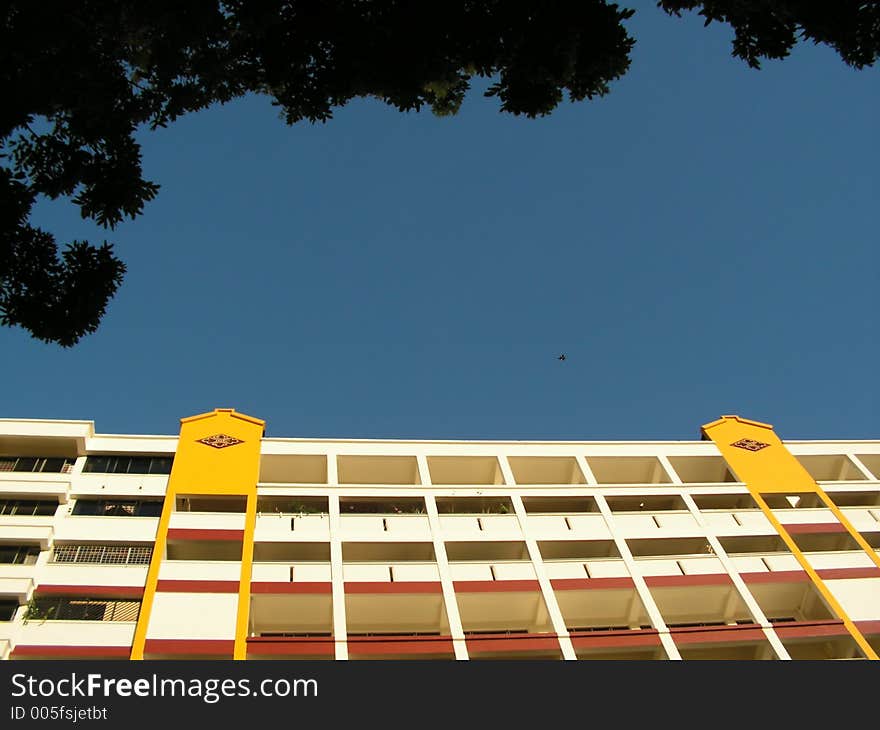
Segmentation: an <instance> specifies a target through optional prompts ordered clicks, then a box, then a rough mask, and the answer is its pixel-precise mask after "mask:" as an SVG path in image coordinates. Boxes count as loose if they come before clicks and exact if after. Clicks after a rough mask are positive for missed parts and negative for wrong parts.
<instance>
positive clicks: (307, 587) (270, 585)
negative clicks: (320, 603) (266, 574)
mask: <svg viewBox="0 0 880 730" xmlns="http://www.w3.org/2000/svg"><path fill="white" fill-rule="evenodd" d="M251 593H333V584H332V583H330V581H297V582H293V583H282V582H269V581H266V582H262V583H251Z"/></svg>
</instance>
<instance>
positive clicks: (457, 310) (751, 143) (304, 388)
mask: <svg viewBox="0 0 880 730" xmlns="http://www.w3.org/2000/svg"><path fill="white" fill-rule="evenodd" d="M623 4H624V5H626V4H627V3H623ZM636 5H637V6H638V7H639V11H638V12H637V14H636V16H635V17H634V18H633V19H632V20H630V21H628V27H629V28H630V32H631V34H632V35H633V36H634V37H635V38H636V41H637V43H636V47H635V49H634V52H633V56H632V66H631V68H630V71H629V73H628V74H627V75H626V76H625V77H624V78H622V79H621V80H619V81H618V82H617V83H615V84H614V86H613V88H612V91H611V93H610V94H609V95H608V96H606V97H605V98H603V99H600V100H594V101H592V102H589V101H587V102H582V103H577V104H571V103H568V102H566V103H565V104H563V105H562V106H560V107H559V108H558V109H557V111H556V112H555V113H554V114H553V115H552V116H549V117H545V118H541V119H535V120H529V119H525V118H516V117H512V116H509V115H505V114H501V113H499V111H498V105H497V102H496V101H495V100H493V99H484V98H483V97H482V96H481V94H480V93H479V91H476V93H472V95H471V96H470V97H469V98H468V100H467V101H466V102H465V104H464V106H463V108H462V110H461V112H460V113H459V115H458V116H457V117H453V118H444V119H439V118H436V117H434V116H433V115H432V114H431V113H430V111H423V112H422V113H419V114H415V113H412V114H400V113H398V112H397V111H395V110H394V109H392V108H390V107H386V106H384V105H382V104H381V103H379V102H376V101H371V100H364V101H359V102H357V103H353V104H351V105H349V106H348V107H346V108H344V109H341V110H339V111H338V112H337V113H336V115H335V118H334V119H333V120H332V121H330V122H329V123H327V124H326V125H318V126H311V125H309V124H308V123H302V124H300V125H297V126H294V127H287V126H285V125H284V123H283V122H282V121H281V120H280V119H279V118H278V115H277V110H276V109H275V108H273V107H272V106H271V105H270V104H269V102H268V100H266V99H258V98H248V99H244V100H240V101H239V102H236V103H233V104H229V105H227V106H224V107H216V108H213V109H211V110H208V111H206V112H203V113H200V114H196V115H192V116H189V117H186V118H184V119H183V120H181V121H179V122H177V123H176V124H174V125H173V126H171V127H169V128H168V129H167V130H162V131H160V132H157V133H145V134H143V135H142V136H141V140H142V143H143V146H144V166H145V170H146V175H147V177H149V178H151V179H153V180H155V181H157V182H159V183H160V184H161V185H162V190H161V192H160V194H159V197H158V198H157V199H156V200H155V201H154V202H152V203H151V204H149V205H148V206H147V208H146V209H145V214H144V215H143V216H141V217H140V218H139V219H137V220H136V221H134V222H127V223H125V224H123V225H122V226H120V227H119V228H118V229H117V230H116V231H111V232H104V231H102V230H100V229H98V228H97V227H95V226H93V225H91V224H88V223H84V222H83V221H81V220H80V219H79V215H78V211H77V210H76V209H75V208H74V207H73V206H71V205H69V204H68V203H66V202H65V203H53V204H40V206H39V208H38V209H37V212H36V215H35V216H34V219H33V220H34V222H35V223H36V224H38V225H41V226H43V227H44V228H46V229H48V230H51V231H53V232H54V233H56V235H58V237H59V240H70V239H72V238H74V237H79V238H88V239H90V240H91V241H93V242H100V241H101V240H103V238H109V239H110V240H113V241H115V242H117V253H118V255H120V256H121V258H122V259H123V260H124V261H125V262H126V263H127V265H128V268H129V273H128V275H127V277H126V280H125V282H124V284H123V286H122V288H121V289H120V291H119V292H118V294H117V295H116V297H115V298H114V300H113V301H112V302H111V304H110V307H109V311H108V313H107V315H106V316H105V318H104V321H103V324H102V326H101V328H100V330H99V331H98V332H97V333H96V334H94V335H91V336H89V337H87V338H85V339H84V340H82V341H81V343H80V344H79V345H77V346H75V347H74V348H72V349H69V350H65V349H62V348H60V347H58V346H55V345H46V344H43V343H39V342H37V341H35V340H32V339H31V338H30V336H29V335H27V334H26V333H25V332H23V331H21V330H11V329H9V328H0V351H2V353H3V357H2V365H0V372H2V373H3V376H4V377H3V381H4V384H5V388H4V392H3V395H2V398H0V404H2V406H0V416H3V417H7V418H65V419H87V420H94V421H95V425H96V429H97V430H98V431H99V432H101V433H165V434H176V433H177V430H178V419H179V418H181V417H184V416H188V415H193V414H196V413H201V412H204V411H208V410H211V409H213V408H215V407H231V408H235V409H237V410H239V411H243V412H245V413H248V414H250V415H253V416H257V417H260V418H263V419H265V420H266V421H267V436H270V437H271V436H284V437H351V438H384V437H388V438H441V439H447V438H451V439H457V438H476V439H577V440H580V439H584V440H617V439H624V440H628V439H663V440H667V439H668V440H678V439H695V438H699V427H700V425H701V424H703V423H707V422H709V421H712V420H714V419H715V418H717V417H718V416H720V415H722V414H729V413H735V414H739V415H741V416H744V417H747V418H753V419H757V420H762V421H767V422H769V423H772V424H774V425H775V426H776V429H777V432H778V433H779V434H780V435H781V436H782V437H783V438H784V439H801V438H803V439H807V438H831V439H843V438H880V418H878V412H880V407H878V406H880V399H878V387H880V377H878V373H880V366H878V365H880V337H878V333H880V327H878V315H877V312H878V306H880V295H878V271H880V266H878V264H880V254H878V245H877V244H878V233H877V215H878V211H880V206H878V192H880V190H878V183H877V170H878V169H880V146H878V142H877V123H878V117H880V93H878V90H880V86H878V82H880V67H875V68H871V69H866V70H863V71H855V70H853V69H851V68H849V67H847V66H846V65H844V64H843V62H842V61H840V59H839V57H838V56H837V55H836V54H834V52H833V51H831V50H830V49H827V48H824V47H815V46H812V45H803V44H802V45H801V46H799V47H798V48H797V50H796V51H795V53H794V54H793V55H792V56H791V57H790V58H789V59H787V60H785V61H782V62H767V63H765V64H764V67H763V69H762V70H761V71H754V70H752V69H749V68H748V67H747V66H746V65H745V64H744V63H743V62H741V61H739V60H735V59H733V58H731V56H730V38H731V35H732V34H731V32H730V31H729V30H728V29H727V28H726V27H722V26H717V25H712V26H710V27H709V28H705V29H704V28H703V27H702V22H701V21H700V20H699V19H698V18H696V17H695V16H692V17H689V18H684V19H676V18H671V17H668V16H666V15H665V14H664V13H662V12H661V11H660V10H658V9H656V8H654V7H653V3H651V2H644V3H641V2H640V3H636ZM560 353H565V354H566V356H567V359H566V360H565V361H564V362H563V361H559V360H557V356H558V355H559V354H560Z"/></svg>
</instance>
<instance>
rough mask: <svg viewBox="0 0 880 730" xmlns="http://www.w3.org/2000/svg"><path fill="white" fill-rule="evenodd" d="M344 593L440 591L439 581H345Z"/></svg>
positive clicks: (441, 589) (441, 590)
mask: <svg viewBox="0 0 880 730" xmlns="http://www.w3.org/2000/svg"><path fill="white" fill-rule="evenodd" d="M345 592H346V593H442V592H443V587H442V586H441V585H440V581H410V582H398V583H387V582H380V581H376V582H369V581H364V582H346V584H345Z"/></svg>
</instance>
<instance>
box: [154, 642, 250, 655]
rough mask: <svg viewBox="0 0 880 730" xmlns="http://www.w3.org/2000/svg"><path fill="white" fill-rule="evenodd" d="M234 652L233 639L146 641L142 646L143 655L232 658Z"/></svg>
mask: <svg viewBox="0 0 880 730" xmlns="http://www.w3.org/2000/svg"><path fill="white" fill-rule="evenodd" d="M234 651H235V640H234V639H230V640H226V639H147V641H146V643H145V645H144V653H145V654H202V655H205V656H229V657H232V654H233V652H234Z"/></svg>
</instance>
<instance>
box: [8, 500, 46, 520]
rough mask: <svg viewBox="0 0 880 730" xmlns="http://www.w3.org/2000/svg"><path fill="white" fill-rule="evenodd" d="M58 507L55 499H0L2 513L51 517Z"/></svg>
mask: <svg viewBox="0 0 880 730" xmlns="http://www.w3.org/2000/svg"><path fill="white" fill-rule="evenodd" d="M57 509H58V502H57V501H56V500H54V499H7V500H3V499H0V515H16V516H18V517H51V516H52V515H54V514H55V510H57Z"/></svg>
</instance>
